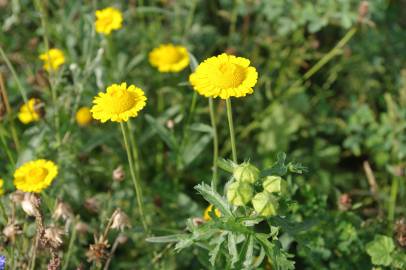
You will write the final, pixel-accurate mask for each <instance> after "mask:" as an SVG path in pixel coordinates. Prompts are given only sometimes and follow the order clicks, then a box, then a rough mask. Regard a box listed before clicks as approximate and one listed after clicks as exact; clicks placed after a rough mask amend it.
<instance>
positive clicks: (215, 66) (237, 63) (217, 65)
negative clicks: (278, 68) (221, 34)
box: [189, 53, 258, 99]
mask: <svg viewBox="0 0 406 270" xmlns="http://www.w3.org/2000/svg"><path fill="white" fill-rule="evenodd" d="M257 78H258V73H257V71H256V69H255V68H254V67H251V66H250V61H249V60H248V59H245V58H242V57H236V56H233V55H228V54H225V53H223V54H221V55H219V56H214V57H210V58H208V59H206V60H205V61H204V62H203V63H201V64H200V65H199V66H198V67H197V68H196V70H195V72H194V73H192V74H191V75H190V77H189V81H190V83H191V84H192V86H193V88H194V89H195V90H196V91H197V92H198V93H199V94H201V95H203V96H205V97H213V98H216V97H220V98H222V99H227V98H229V97H244V96H246V95H247V94H252V93H253V92H254V90H253V89H252V88H253V87H254V86H255V84H256V83H257Z"/></svg>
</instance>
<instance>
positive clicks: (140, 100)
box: [91, 83, 147, 123]
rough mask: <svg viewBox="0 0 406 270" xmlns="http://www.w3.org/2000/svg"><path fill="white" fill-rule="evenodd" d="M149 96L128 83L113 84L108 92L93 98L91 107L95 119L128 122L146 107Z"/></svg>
mask: <svg viewBox="0 0 406 270" xmlns="http://www.w3.org/2000/svg"><path fill="white" fill-rule="evenodd" d="M146 100H147V98H146V97H145V95H144V91H142V90H141V89H140V88H138V87H135V86H134V85H130V86H129V87H128V88H127V84H126V83H122V84H120V85H118V84H113V85H111V86H109V87H107V91H106V93H99V94H98V96H96V97H95V98H94V99H93V104H94V105H93V107H92V109H91V112H92V115H93V118H94V119H97V120H100V121H101V122H102V123H105V122H107V120H110V121H113V122H126V121H128V119H129V118H130V117H135V116H137V115H138V112H139V111H140V110H142V108H144V107H145V104H146Z"/></svg>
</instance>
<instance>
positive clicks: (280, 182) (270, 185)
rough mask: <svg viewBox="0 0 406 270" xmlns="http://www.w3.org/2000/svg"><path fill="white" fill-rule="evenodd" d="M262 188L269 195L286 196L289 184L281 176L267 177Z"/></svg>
mask: <svg viewBox="0 0 406 270" xmlns="http://www.w3.org/2000/svg"><path fill="white" fill-rule="evenodd" d="M262 186H263V187H264V190H266V191H268V192H269V193H279V194H286V193H287V191H288V183H287V182H286V181H285V180H284V179H282V177H280V176H273V175H272V176H267V177H265V179H264V183H263V184H262Z"/></svg>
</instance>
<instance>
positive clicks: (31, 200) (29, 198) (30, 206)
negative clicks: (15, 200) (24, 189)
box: [21, 193, 40, 217]
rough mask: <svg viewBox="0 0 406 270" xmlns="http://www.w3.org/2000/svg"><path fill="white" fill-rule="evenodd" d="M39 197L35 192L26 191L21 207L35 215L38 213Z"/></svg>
mask: <svg viewBox="0 0 406 270" xmlns="http://www.w3.org/2000/svg"><path fill="white" fill-rule="evenodd" d="M39 204H40V202H39V199H38V198H37V197H36V196H35V195H34V194H33V193H24V199H23V200H22V201H21V208H22V209H23V211H24V212H25V213H26V214H27V215H29V216H31V217H34V216H36V215H37V214H38V207H39Z"/></svg>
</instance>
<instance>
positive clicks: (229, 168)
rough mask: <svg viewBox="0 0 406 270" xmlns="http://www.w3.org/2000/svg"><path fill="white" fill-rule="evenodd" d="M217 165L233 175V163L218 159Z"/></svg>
mask: <svg viewBox="0 0 406 270" xmlns="http://www.w3.org/2000/svg"><path fill="white" fill-rule="evenodd" d="M217 165H218V166H219V168H220V169H222V170H224V171H226V172H229V173H233V171H234V167H235V166H236V164H235V163H234V162H232V161H231V160H227V159H224V158H219V160H218V161H217Z"/></svg>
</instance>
